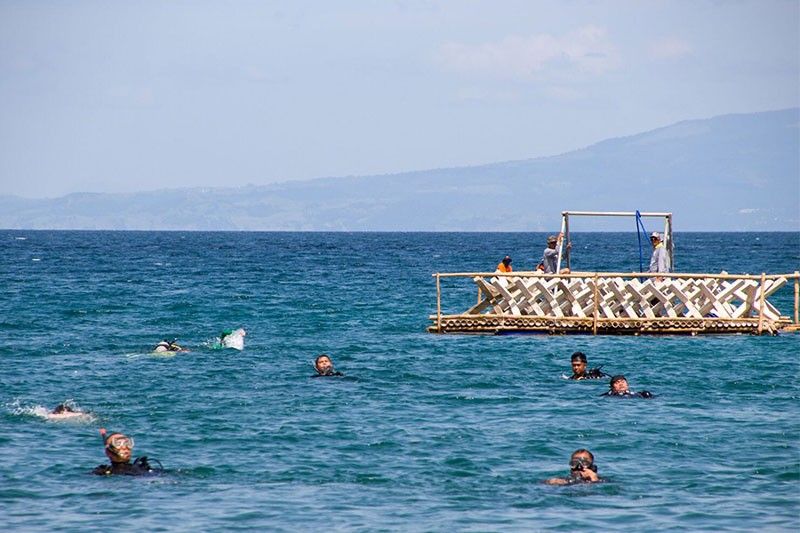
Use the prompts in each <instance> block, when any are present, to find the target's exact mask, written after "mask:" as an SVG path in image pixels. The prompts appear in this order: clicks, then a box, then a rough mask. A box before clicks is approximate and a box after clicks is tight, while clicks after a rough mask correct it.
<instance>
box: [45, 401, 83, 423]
mask: <svg viewBox="0 0 800 533" xmlns="http://www.w3.org/2000/svg"><path fill="white" fill-rule="evenodd" d="M44 416H45V417H46V418H47V419H48V420H77V419H90V418H92V415H90V414H89V413H85V412H83V411H81V410H80V408H78V407H76V406H75V405H74V404H73V403H72V400H67V401H66V402H64V403H60V404H58V405H56V406H55V408H54V409H53V410H52V411H50V412H49V413H47V414H46V415H44Z"/></svg>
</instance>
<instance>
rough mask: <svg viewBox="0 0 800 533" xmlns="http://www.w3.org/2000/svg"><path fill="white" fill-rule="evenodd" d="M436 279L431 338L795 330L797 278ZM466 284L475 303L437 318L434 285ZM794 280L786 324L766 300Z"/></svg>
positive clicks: (529, 275) (491, 275)
mask: <svg viewBox="0 0 800 533" xmlns="http://www.w3.org/2000/svg"><path fill="white" fill-rule="evenodd" d="M433 277H434V278H436V314H435V315H430V317H429V318H430V319H431V320H432V321H433V325H432V326H430V327H429V328H428V331H429V332H431V333H495V334H498V333H513V332H532V333H550V334H571V333H575V334H592V335H598V334H632V335H640V334H692V335H696V334H701V333H752V334H757V335H762V334H765V333H769V334H775V333H777V332H778V331H798V330H800V316H798V315H800V272H798V271H795V272H794V273H793V274H766V273H762V274H760V275H751V274H728V273H724V272H723V273H720V274H692V273H636V272H633V273H627V272H573V273H569V274H543V273H537V272H513V273H501V272H454V273H442V272H437V273H434V274H433ZM448 278H471V279H472V280H473V282H474V283H475V284H476V285H477V288H478V299H477V303H476V304H475V305H473V306H472V307H470V308H469V309H467V310H466V311H464V312H462V313H459V314H443V313H442V280H443V279H448ZM792 279H793V280H794V316H793V317H792V318H793V320H792V318H790V317H788V316H784V315H781V313H780V311H779V310H778V309H777V307H776V306H775V305H774V304H773V303H771V302H770V301H769V300H768V298H769V297H770V296H772V295H774V294H775V293H776V292H777V291H778V290H779V289H780V288H781V287H783V286H784V285H785V284H786V283H787V282H788V281H789V280H792Z"/></svg>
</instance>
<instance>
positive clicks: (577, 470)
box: [545, 448, 603, 485]
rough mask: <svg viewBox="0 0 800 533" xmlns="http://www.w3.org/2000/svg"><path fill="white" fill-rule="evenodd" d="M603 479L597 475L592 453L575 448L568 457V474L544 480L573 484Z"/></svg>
mask: <svg viewBox="0 0 800 533" xmlns="http://www.w3.org/2000/svg"><path fill="white" fill-rule="evenodd" d="M600 481H603V480H602V479H601V478H600V476H598V475H597V466H595V464H594V455H592V452H590V451H589V450H586V449H584V448H581V449H580V450H575V451H574V452H572V455H571V456H570V458H569V475H568V476H567V477H553V478H550V479H547V480H545V484H547V485H574V484H576V483H598V482H600Z"/></svg>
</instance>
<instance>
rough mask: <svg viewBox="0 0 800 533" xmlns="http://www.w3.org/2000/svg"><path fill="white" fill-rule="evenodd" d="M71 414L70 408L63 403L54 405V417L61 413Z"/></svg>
mask: <svg viewBox="0 0 800 533" xmlns="http://www.w3.org/2000/svg"><path fill="white" fill-rule="evenodd" d="M72 412H73V410H72V408H71V407H70V406H69V405H67V404H65V403H60V404H58V405H56V408H55V409H53V414H54V415H60V414H62V413H72Z"/></svg>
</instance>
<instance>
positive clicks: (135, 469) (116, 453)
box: [92, 428, 164, 476]
mask: <svg viewBox="0 0 800 533" xmlns="http://www.w3.org/2000/svg"><path fill="white" fill-rule="evenodd" d="M100 436H101V437H102V438H103V445H104V446H105V452H106V456H107V457H108V458H109V459H110V460H111V464H110V465H99V466H97V467H96V468H95V469H94V470H92V474H94V475H96V476H112V475H115V476H148V475H157V474H160V473H162V472H163V471H164V468H163V467H162V466H161V462H160V461H159V460H158V459H153V461H154V462H155V463H158V466H156V467H153V466H152V465H151V464H150V462H149V461H148V459H147V457H144V456H142V457H137V458H136V460H135V461H134V462H133V463H131V451H132V450H133V439H132V438H130V437H128V436H127V435H123V434H122V433H108V432H107V431H106V430H105V428H101V429H100Z"/></svg>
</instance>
